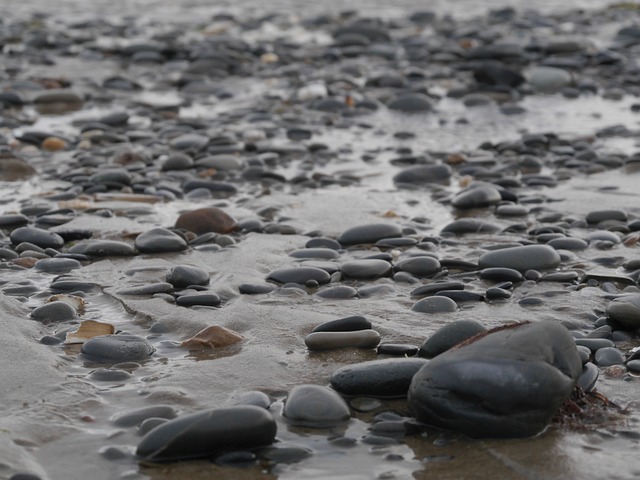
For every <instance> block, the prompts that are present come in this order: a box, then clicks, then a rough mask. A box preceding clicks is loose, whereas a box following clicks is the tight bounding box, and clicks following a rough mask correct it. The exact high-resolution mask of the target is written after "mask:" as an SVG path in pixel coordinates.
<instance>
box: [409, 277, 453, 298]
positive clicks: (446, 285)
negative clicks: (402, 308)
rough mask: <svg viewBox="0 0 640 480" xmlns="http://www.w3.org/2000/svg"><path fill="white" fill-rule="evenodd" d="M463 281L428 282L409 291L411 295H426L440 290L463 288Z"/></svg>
mask: <svg viewBox="0 0 640 480" xmlns="http://www.w3.org/2000/svg"><path fill="white" fill-rule="evenodd" d="M463 289H464V283H462V282H456V281H452V282H436V283H429V284H427V285H422V286H421V287H418V288H415V289H413V290H412V291H411V296H412V297H419V298H421V297H428V296H431V295H435V294H436V293H438V292H440V291H441V290H463Z"/></svg>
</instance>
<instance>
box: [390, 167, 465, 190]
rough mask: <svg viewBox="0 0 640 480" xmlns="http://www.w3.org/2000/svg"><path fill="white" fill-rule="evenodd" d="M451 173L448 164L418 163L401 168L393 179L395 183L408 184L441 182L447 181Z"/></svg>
mask: <svg viewBox="0 0 640 480" xmlns="http://www.w3.org/2000/svg"><path fill="white" fill-rule="evenodd" d="M451 174H452V171H451V167H449V165H445V164H436V165H418V166H416V167H410V168H407V169H405V170H402V171H401V172H400V173H398V174H396V175H395V176H394V177H393V181H394V183H396V184H408V185H428V184H430V183H437V184H443V183H448V182H449V179H450V178H451Z"/></svg>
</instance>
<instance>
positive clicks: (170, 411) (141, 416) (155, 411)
mask: <svg viewBox="0 0 640 480" xmlns="http://www.w3.org/2000/svg"><path fill="white" fill-rule="evenodd" d="M177 415H178V412H177V411H176V409H175V408H173V407H172V406H170V405H151V406H148V407H142V408H137V409H135V410H128V411H126V412H121V413H118V414H117V415H114V416H113V417H111V419H110V420H111V423H113V424H114V425H115V426H116V427H125V428H128V427H137V426H138V425H140V424H141V423H142V422H143V421H144V420H146V419H148V418H164V419H168V420H170V419H172V418H175V417H176V416H177Z"/></svg>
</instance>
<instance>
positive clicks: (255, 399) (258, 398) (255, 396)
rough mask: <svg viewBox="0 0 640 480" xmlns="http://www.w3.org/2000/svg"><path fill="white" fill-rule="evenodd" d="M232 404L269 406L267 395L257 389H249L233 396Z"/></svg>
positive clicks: (269, 400)
mask: <svg viewBox="0 0 640 480" xmlns="http://www.w3.org/2000/svg"><path fill="white" fill-rule="evenodd" d="M233 403H234V405H254V406H256V407H260V408H264V409H268V408H269V406H271V403H272V402H271V399H270V398H269V395H267V394H266V393H264V392H260V391H258V390H250V391H248V392H243V393H241V394H240V395H237V396H235V397H233Z"/></svg>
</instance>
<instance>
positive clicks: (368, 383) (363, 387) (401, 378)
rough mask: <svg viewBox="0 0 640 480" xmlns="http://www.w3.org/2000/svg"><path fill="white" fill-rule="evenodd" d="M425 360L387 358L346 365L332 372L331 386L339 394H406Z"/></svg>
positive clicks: (396, 396) (379, 395)
mask: <svg viewBox="0 0 640 480" xmlns="http://www.w3.org/2000/svg"><path fill="white" fill-rule="evenodd" d="M426 362H427V360H425V359H422V358H390V359H385V360H373V361H369V362H361V363H356V364H353V365H347V366H344V367H341V368H339V369H338V370H336V371H335V372H333V374H332V375H331V378H330V379H329V381H330V382H331V386H332V387H333V388H334V389H335V390H336V391H338V392H340V393H341V394H342V395H347V396H359V397H376V398H400V397H406V396H407V392H408V390H409V385H410V384H411V379H412V378H413V376H414V375H415V374H416V372H417V371H418V370H420V368H422V367H423V366H424V365H425V364H426Z"/></svg>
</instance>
